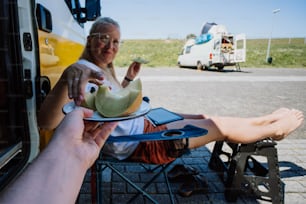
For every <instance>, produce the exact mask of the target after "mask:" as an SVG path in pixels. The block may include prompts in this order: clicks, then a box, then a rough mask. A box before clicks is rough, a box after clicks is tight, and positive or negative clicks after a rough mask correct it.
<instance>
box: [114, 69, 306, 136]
mask: <svg viewBox="0 0 306 204" xmlns="http://www.w3.org/2000/svg"><path fill="white" fill-rule="evenodd" d="M125 72H126V69H125V68H118V69H117V74H118V77H119V78H122V77H123V76H124V74H125ZM139 77H140V78H141V80H142V83H143V94H144V95H146V96H148V97H149V98H150V103H151V106H152V107H160V106H162V107H164V108H167V109H169V110H172V111H175V112H180V113H204V114H209V115H223V116H239V117H251V116H260V115H263V114H267V113H270V112H272V111H274V110H275V109H277V108H279V107H289V108H296V109H299V110H302V111H303V112H304V113H305V114H306V69H301V68H297V69H292V68H290V69H287V68H273V69H267V68H264V69H260V68H242V69H241V71H240V72H238V71H235V70H234V69H233V68H231V67H230V68H228V67H226V68H224V70H223V71H216V70H209V71H198V70H195V69H187V68H178V67H173V68H163V67H161V68H142V70H141V73H140V75H139ZM305 123H306V122H304V123H303V125H302V126H301V127H300V128H299V129H298V130H297V131H295V132H293V133H292V134H291V135H290V137H289V138H292V139H302V138H303V139H306V124H305ZM246 134H247V133H246Z"/></svg>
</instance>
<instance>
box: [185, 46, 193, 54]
mask: <svg viewBox="0 0 306 204" xmlns="http://www.w3.org/2000/svg"><path fill="white" fill-rule="evenodd" d="M191 47H192V46H187V47H186V51H185V54H189V53H190V50H191Z"/></svg>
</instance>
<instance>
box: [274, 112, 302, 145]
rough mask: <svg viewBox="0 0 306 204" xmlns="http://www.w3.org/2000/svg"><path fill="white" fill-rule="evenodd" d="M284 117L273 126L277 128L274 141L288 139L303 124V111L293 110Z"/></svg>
mask: <svg viewBox="0 0 306 204" xmlns="http://www.w3.org/2000/svg"><path fill="white" fill-rule="evenodd" d="M282 115H283V117H282V118H280V119H278V120H277V121H276V122H275V123H273V124H272V125H275V126H276V127H277V131H276V134H275V136H274V137H273V139H274V140H282V139H284V138H285V137H287V136H288V135H289V134H290V133H291V132H293V131H294V130H296V129H297V128H298V127H299V126H300V125H301V124H302V122H303V120H304V115H303V113H302V112H301V111H299V110H296V109H292V110H290V111H285V113H282Z"/></svg>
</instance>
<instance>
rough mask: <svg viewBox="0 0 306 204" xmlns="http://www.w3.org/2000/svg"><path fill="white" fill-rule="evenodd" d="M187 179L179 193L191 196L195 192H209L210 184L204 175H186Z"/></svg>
mask: <svg viewBox="0 0 306 204" xmlns="http://www.w3.org/2000/svg"><path fill="white" fill-rule="evenodd" d="M186 179H187V181H186V182H185V183H183V184H182V185H181V187H180V189H179V190H178V193H179V194H180V195H181V196H183V197H189V196H191V195H192V194H194V193H207V192H208V184H207V181H206V179H205V177H204V176H203V175H192V176H188V177H186Z"/></svg>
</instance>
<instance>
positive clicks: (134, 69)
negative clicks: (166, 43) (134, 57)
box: [126, 62, 141, 80]
mask: <svg viewBox="0 0 306 204" xmlns="http://www.w3.org/2000/svg"><path fill="white" fill-rule="evenodd" d="M140 66H141V64H140V63H138V62H133V63H132V64H131V65H130V66H129V69H128V70H127V73H126V77H127V78H129V79H131V80H133V79H135V77H136V76H137V74H138V73H139V71H140Z"/></svg>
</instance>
